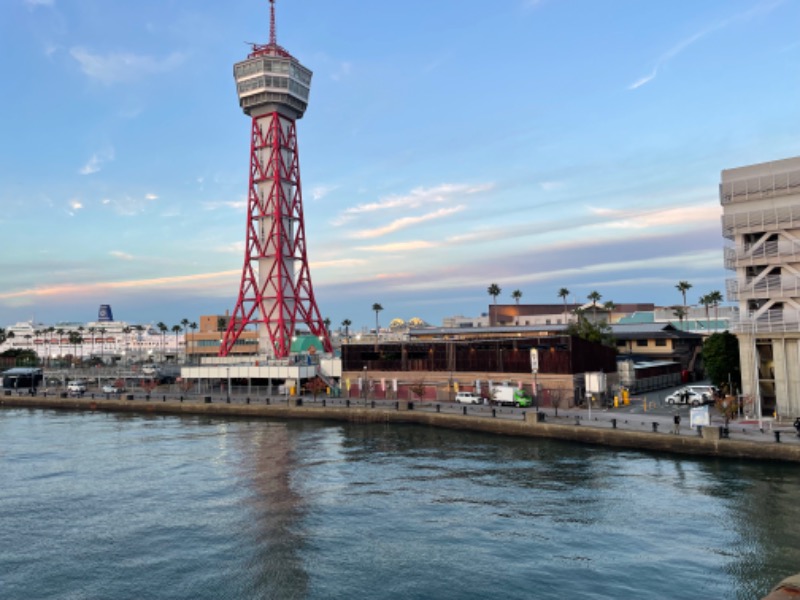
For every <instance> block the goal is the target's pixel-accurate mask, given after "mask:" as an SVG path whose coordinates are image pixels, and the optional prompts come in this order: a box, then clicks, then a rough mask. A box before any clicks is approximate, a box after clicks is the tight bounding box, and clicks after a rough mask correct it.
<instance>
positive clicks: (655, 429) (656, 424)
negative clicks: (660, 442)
mask: <svg viewBox="0 0 800 600" xmlns="http://www.w3.org/2000/svg"><path fill="white" fill-rule="evenodd" d="M653 433H658V421H653Z"/></svg>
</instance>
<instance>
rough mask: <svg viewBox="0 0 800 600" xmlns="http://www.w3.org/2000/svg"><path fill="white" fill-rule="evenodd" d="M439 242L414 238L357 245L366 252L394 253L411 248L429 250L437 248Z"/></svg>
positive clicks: (358, 248) (357, 248)
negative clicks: (404, 240)
mask: <svg viewBox="0 0 800 600" xmlns="http://www.w3.org/2000/svg"><path fill="white" fill-rule="evenodd" d="M438 245H439V244H435V243H433V242H427V241H424V240H412V241H409V242H395V243H392V244H380V245H377V246H356V248H355V249H356V250H363V251H366V252H381V253H384V252H385V253H392V252H407V251H409V250H427V249H429V248H435V247H436V246H438Z"/></svg>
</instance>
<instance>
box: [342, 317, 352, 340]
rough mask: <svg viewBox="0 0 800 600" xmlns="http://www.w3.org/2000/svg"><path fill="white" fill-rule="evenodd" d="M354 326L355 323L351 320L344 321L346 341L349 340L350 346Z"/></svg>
mask: <svg viewBox="0 0 800 600" xmlns="http://www.w3.org/2000/svg"><path fill="white" fill-rule="evenodd" d="M352 324H353V322H352V321H351V320H350V319H345V320H344V321H342V327H344V339H346V340H347V343H348V344H349V343H350V325H352Z"/></svg>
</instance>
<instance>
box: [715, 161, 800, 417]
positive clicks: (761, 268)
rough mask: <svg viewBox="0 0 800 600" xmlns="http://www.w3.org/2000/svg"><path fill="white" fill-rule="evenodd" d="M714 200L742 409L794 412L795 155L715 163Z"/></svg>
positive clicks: (798, 370) (798, 346) (797, 408)
mask: <svg viewBox="0 0 800 600" xmlns="http://www.w3.org/2000/svg"><path fill="white" fill-rule="evenodd" d="M720 202H721V204H722V209H723V215H722V233H723V236H724V237H725V238H727V239H728V240H730V242H732V245H730V246H728V247H726V248H725V266H726V267H727V268H729V269H731V270H733V271H734V272H735V274H736V276H735V277H733V278H731V279H729V280H728V281H727V285H726V292H727V299H728V300H729V301H731V302H737V303H738V304H739V319H738V321H737V322H736V323H735V324H734V323H732V325H733V326H732V331H733V332H734V333H736V335H737V337H738V339H739V353H740V359H741V371H742V391H743V393H744V395H745V410H746V411H747V412H750V414H753V415H756V416H759V417H772V416H773V414H777V415H779V416H787V417H788V416H797V415H800V157H797V158H789V159H784V160H777V161H773V162H767V163H762V164H757V165H750V166H745V167H739V168H735V169H728V170H725V171H722V177H721V183H720Z"/></svg>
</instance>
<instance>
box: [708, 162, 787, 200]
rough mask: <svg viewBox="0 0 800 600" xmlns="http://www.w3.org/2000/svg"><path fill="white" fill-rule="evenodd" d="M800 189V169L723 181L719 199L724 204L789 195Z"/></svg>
mask: <svg viewBox="0 0 800 600" xmlns="http://www.w3.org/2000/svg"><path fill="white" fill-rule="evenodd" d="M798 191H800V170H795V171H788V172H786V173H777V174H773V175H761V176H759V177H751V178H749V179H742V180H739V181H729V182H727V183H725V182H723V183H721V184H720V186H719V200H720V203H721V204H722V205H723V206H724V205H726V204H732V203H734V202H745V201H747V200H762V199H764V198H775V197H777V196H788V195H789V194H794V193H797V192H798Z"/></svg>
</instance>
